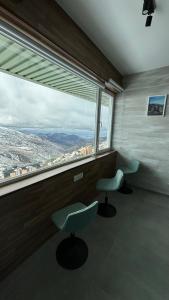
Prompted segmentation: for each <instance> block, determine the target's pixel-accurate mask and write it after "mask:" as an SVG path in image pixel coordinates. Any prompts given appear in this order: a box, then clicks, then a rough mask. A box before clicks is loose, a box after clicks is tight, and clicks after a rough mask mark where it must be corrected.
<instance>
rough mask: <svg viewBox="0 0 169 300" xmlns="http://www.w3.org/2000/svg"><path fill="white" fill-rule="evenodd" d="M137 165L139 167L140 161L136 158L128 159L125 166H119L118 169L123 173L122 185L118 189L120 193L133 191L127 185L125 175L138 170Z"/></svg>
mask: <svg viewBox="0 0 169 300" xmlns="http://www.w3.org/2000/svg"><path fill="white" fill-rule="evenodd" d="M139 167H140V162H139V161H138V160H136V159H134V160H132V161H130V163H129V164H128V166H127V167H123V166H122V167H120V169H121V170H122V171H123V173H124V181H123V185H122V186H121V188H120V189H119V192H120V193H122V194H131V193H132V192H133V191H132V189H131V188H129V187H128V186H127V182H126V177H127V175H129V174H134V173H136V172H138V170H139Z"/></svg>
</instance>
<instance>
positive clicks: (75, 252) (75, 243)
mask: <svg viewBox="0 0 169 300" xmlns="http://www.w3.org/2000/svg"><path fill="white" fill-rule="evenodd" d="M87 257H88V247H87V245H86V243H85V242H84V241H83V240H82V239H80V238H78V237H75V236H74V235H73V234H71V236H70V237H69V238H67V239H64V240H63V241H62V242H61V243H60V244H59V246H58V248H57V250H56V260H57V262H58V264H59V265H61V266H62V267H63V268H65V269H69V270H74V269H77V268H80V267H81V266H82V265H83V264H84V263H85V261H86V260H87Z"/></svg>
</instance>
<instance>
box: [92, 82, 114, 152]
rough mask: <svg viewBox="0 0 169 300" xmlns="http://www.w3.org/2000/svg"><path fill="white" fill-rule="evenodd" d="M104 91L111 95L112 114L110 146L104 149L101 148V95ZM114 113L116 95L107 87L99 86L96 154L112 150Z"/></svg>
mask: <svg viewBox="0 0 169 300" xmlns="http://www.w3.org/2000/svg"><path fill="white" fill-rule="evenodd" d="M102 93H105V94H107V95H109V96H110V97H111V100H112V101H111V112H110V114H111V116H110V132H109V146H108V147H107V148H104V149H102V150H99V133H100V124H101V121H100V118H101V97H102ZM113 115H114V95H113V94H111V93H110V92H107V91H106V90H105V89H102V88H99V92H98V97H97V120H96V123H97V126H96V137H97V138H96V155H97V154H98V155H99V154H102V153H105V152H109V151H111V150H112V142H113Z"/></svg>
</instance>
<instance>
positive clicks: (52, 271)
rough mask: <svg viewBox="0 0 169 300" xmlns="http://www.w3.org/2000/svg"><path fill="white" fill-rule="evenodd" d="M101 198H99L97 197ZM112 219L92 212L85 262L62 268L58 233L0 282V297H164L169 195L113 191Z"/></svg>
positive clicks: (168, 269) (168, 284)
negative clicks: (57, 256)
mask: <svg viewBox="0 0 169 300" xmlns="http://www.w3.org/2000/svg"><path fill="white" fill-rule="evenodd" d="M100 199H101V197H100ZM111 202H112V203H114V204H115V206H116V208H117V211H118V214H117V216H116V217H115V218H112V219H104V218H101V217H99V216H97V219H96V221H95V222H94V223H93V224H92V225H90V227H88V228H87V229H86V230H85V232H83V233H82V234H81V237H82V238H83V239H84V240H85V241H86V242H87V244H88V247H89V258H88V260H87V262H86V264H85V265H84V266H83V267H82V268H80V269H77V270H75V271H66V270H64V269H62V268H61V267H59V266H58V265H57V263H56V260H55V250H56V246H57V245H58V243H59V241H60V240H62V239H63V238H64V237H65V236H66V235H65V234H63V233H59V234H57V235H56V236H54V237H53V238H52V239H51V240H49V241H48V242H47V243H46V244H45V245H43V247H41V248H40V249H39V250H38V251H37V252H36V253H35V254H34V255H33V256H32V257H30V258H29V259H27V260H26V261H25V262H24V263H23V264H22V265H21V266H20V267H19V268H18V269H17V270H16V271H15V272H13V273H12V274H11V275H10V276H8V277H7V278H6V279H5V280H4V281H3V282H2V283H1V284H0V299H1V300H35V299H36V300H56V299H57V300H67V299H69V300H76V299H78V300H90V299H91V300H96V299H97V300H157V299H158V300H168V299H169V197H167V196H163V195H159V194H156V193H151V192H147V191H143V190H141V189H135V190H134V193H133V194H132V195H123V194H120V193H114V194H112V195H111Z"/></svg>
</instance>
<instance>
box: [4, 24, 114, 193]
mask: <svg viewBox="0 0 169 300" xmlns="http://www.w3.org/2000/svg"><path fill="white" fill-rule="evenodd" d="M0 34H3V35H5V36H6V37H8V38H11V39H12V40H14V41H16V42H17V43H19V44H22V45H23V46H25V47H26V48H27V49H30V50H32V51H34V52H35V53H37V54H39V55H41V56H43V57H44V58H46V59H47V60H49V61H50V62H52V63H54V64H59V65H60V66H61V67H63V68H66V69H67V70H70V71H71V72H73V73H75V74H76V75H78V76H80V77H82V78H84V79H85V80H86V81H89V82H91V83H92V84H94V85H96V87H97V95H96V111H95V140H94V153H93V154H89V155H86V156H84V157H81V158H77V159H75V160H71V161H69V162H66V163H62V164H58V165H53V166H50V167H46V168H40V169H39V170H38V169H37V170H36V171H33V172H30V173H28V174H26V175H20V176H17V177H15V178H7V179H6V180H4V181H3V182H1V183H0V187H1V186H7V185H10V184H12V183H15V182H17V181H21V180H24V179H27V178H30V177H34V176H36V175H39V174H41V173H45V172H48V171H51V170H54V169H59V168H61V167H63V166H67V165H70V164H73V163H76V162H80V161H83V160H85V159H89V158H92V157H95V158H96V157H97V156H99V155H101V154H104V153H107V152H110V151H112V132H113V128H112V127H113V113H114V95H113V93H111V92H108V91H106V90H105V87H104V85H103V84H101V83H100V81H98V80H97V79H96V78H94V77H91V76H90V74H88V73H87V72H85V71H84V70H82V69H81V70H79V69H77V68H76V67H75V66H72V65H71V64H70V63H69V62H68V61H66V62H65V61H64V60H63V59H62V58H61V57H58V56H57V55H55V54H54V53H52V52H51V51H50V50H48V49H47V48H45V47H44V46H41V45H39V44H38V43H36V42H34V41H33V40H32V39H31V38H28V37H26V36H25V35H24V34H23V33H20V32H18V31H16V30H14V29H13V28H11V26H9V25H7V24H4V23H2V22H1V23H0ZM0 72H5V71H4V70H0ZM5 73H6V72H5ZM11 75H12V76H15V75H14V74H11ZM16 77H19V76H17V75H16ZM19 78H20V77H19ZM25 80H26V81H27V79H25ZM28 81H29V80H28ZM37 84H38V83H37ZM39 84H40V83H39ZM40 85H41V84H40ZM103 92H104V93H106V94H108V95H109V96H110V97H111V98H112V105H111V122H110V124H111V126H110V133H109V135H110V143H109V147H107V148H105V149H102V150H99V131H100V115H101V96H102V93H103Z"/></svg>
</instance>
